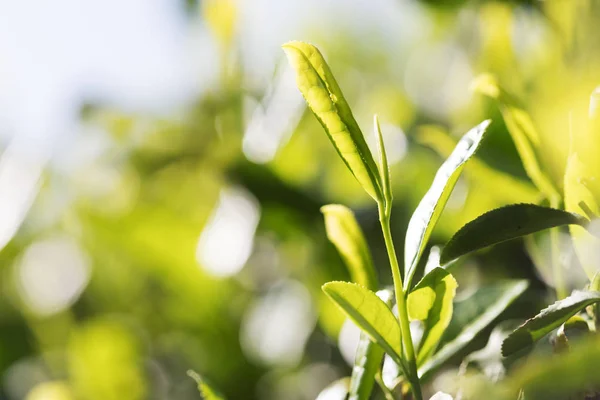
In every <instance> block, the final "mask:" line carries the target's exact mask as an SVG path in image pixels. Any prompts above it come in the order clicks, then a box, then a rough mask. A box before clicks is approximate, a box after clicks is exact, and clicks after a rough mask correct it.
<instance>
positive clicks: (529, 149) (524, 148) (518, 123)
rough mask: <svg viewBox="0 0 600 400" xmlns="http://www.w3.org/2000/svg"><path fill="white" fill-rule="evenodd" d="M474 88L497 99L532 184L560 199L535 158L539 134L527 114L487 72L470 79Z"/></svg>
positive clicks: (548, 196) (546, 193) (549, 196)
mask: <svg viewBox="0 0 600 400" xmlns="http://www.w3.org/2000/svg"><path fill="white" fill-rule="evenodd" d="M472 86H473V89H474V90H475V91H477V92H479V93H482V94H484V95H486V96H489V97H491V98H493V99H495V100H496V101H497V102H498V106H499V108H500V111H501V112H502V116H503V117H504V123H505V124H506V127H507V128H508V132H509V134H510V135H511V137H512V140H513V142H514V143H515V147H516V148H517V151H518V153H519V156H520V157H521V162H522V163H523V167H524V168H525V172H527V175H528V176H529V178H530V179H531V181H532V182H533V184H534V185H535V186H536V187H537V188H538V189H539V190H540V192H542V193H544V195H545V196H546V197H547V198H548V199H550V200H555V199H557V198H560V194H559V193H558V191H557V190H556V188H555V186H554V184H553V183H552V181H551V180H550V178H548V176H547V175H546V174H545V173H544V172H543V170H542V168H541V167H540V164H539V162H538V160H537V156H536V153H535V148H536V147H538V146H539V144H540V135H539V134H538V132H537V130H536V128H535V125H534V124H533V121H532V120H531V117H530V116H529V114H528V113H527V112H526V111H525V110H524V109H523V108H522V107H521V106H520V105H519V104H518V102H517V101H516V100H515V99H514V98H513V97H512V96H511V95H510V94H509V93H507V92H506V90H504V89H503V88H502V87H501V86H500V85H499V84H498V81H497V80H496V78H495V77H494V76H492V75H489V74H484V75H480V76H479V77H477V78H476V79H475V81H474V82H473V85H472Z"/></svg>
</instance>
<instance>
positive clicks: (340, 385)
mask: <svg viewBox="0 0 600 400" xmlns="http://www.w3.org/2000/svg"><path fill="white" fill-rule="evenodd" d="M349 388H350V378H348V377H345V378H341V379H338V380H337V381H334V382H332V383H331V384H329V385H328V386H327V387H326V388H325V389H323V390H322V391H321V393H319V395H318V396H317V398H316V400H346V396H347V395H348V389H349Z"/></svg>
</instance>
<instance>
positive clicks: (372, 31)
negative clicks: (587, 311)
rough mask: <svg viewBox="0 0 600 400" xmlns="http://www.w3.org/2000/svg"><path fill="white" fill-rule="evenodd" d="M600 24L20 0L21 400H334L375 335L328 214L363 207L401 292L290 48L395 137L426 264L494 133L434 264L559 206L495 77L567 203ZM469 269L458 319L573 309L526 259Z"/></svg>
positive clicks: (308, 0)
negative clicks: (320, 64)
mask: <svg viewBox="0 0 600 400" xmlns="http://www.w3.org/2000/svg"><path fill="white" fill-rule="evenodd" d="M599 17H600V6H599V4H598V3H597V2H595V1H593V0H547V1H532V0H524V1H517V0H515V1H484V0H471V1H462V0H447V1H433V0H370V1H367V0H326V1H324V0H286V1H273V0H188V1H185V0H128V1H119V0H103V1H100V0H85V1H81V0H56V1H53V2H47V1H42V0H37V1H27V2H24V1H10V0H0V150H1V153H0V247H1V248H2V250H1V252H0V288H1V289H0V399H3V400H4V399H6V400H9V399H10V400H13V399H27V400H70V399H89V400H95V399H98V400H100V399H102V400H113V399H115V400H116V399H131V400H136V399H157V400H158V399H182V400H183V399H198V398H199V394H198V392H197V390H196V388H195V383H194V382H193V381H192V380H191V379H189V378H188V377H187V376H186V370H188V369H194V370H196V371H198V372H199V373H200V374H202V375H204V376H206V377H208V378H209V379H210V380H211V381H212V382H214V383H215V385H216V386H218V387H219V388H221V390H222V391H223V392H224V393H225V394H226V395H227V396H228V397H229V398H230V399H290V400H296V399H298V400H303V399H314V398H315V397H316V396H317V394H318V393H319V391H320V390H321V389H323V388H324V387H325V386H327V385H328V384H329V383H331V382H332V381H334V380H335V379H337V378H339V377H342V376H346V375H348V374H349V372H350V370H351V363H352V361H353V358H354V346H355V345H356V340H357V338H358V333H357V330H356V328H354V327H353V326H352V325H349V324H345V323H344V318H343V317H342V315H341V314H340V313H339V312H338V311H337V310H336V309H334V306H333V305H332V304H331V303H330V302H328V301H327V300H326V299H325V298H324V296H323V294H322V293H321V290H320V286H321V284H323V283H324V282H326V281H329V280H334V279H346V280H347V279H348V274H347V271H346V269H345V268H344V266H343V264H342V261H341V260H340V258H339V256H338V254H337V253H336V251H335V249H334V248H333V246H332V245H331V244H330V243H329V242H328V241H327V239H326V236H325V230H324V226H323V221H322V215H321V213H320V211H319V208H320V206H322V205H324V204H328V203H342V204H346V205H349V206H350V207H352V209H353V210H354V211H355V213H356V215H357V218H358V220H359V223H360V224H361V226H362V228H363V229H364V231H365V234H366V236H367V240H368V242H369V245H370V246H371V249H372V252H373V258H374V261H375V264H376V265H377V268H378V270H379V279H380V282H381V283H382V285H386V284H390V283H391V277H390V275H389V272H388V271H389V266H388V262H387V259H386V255H385V248H384V245H383V240H382V237H381V233H380V231H379V225H378V219H377V210H376V207H375V205H374V203H373V202H372V201H371V199H370V198H369V197H368V196H367V195H366V194H365V193H364V192H363V190H362V189H361V188H360V186H359V185H358V183H357V182H356V181H355V180H354V179H353V177H352V176H351V174H350V173H349V172H348V171H347V170H346V169H345V166H344V164H343V162H342V161H341V160H340V159H339V158H338V157H337V155H336V153H335V150H334V149H333V147H332V146H331V144H330V143H329V140H328V138H327V137H326V135H325V134H324V132H323V131H322V129H321V127H320V126H319V125H318V122H317V121H316V119H315V118H314V117H313V115H312V114H310V112H308V111H307V110H306V107H305V104H304V101H303V99H302V97H301V95H300V93H299V91H298V90H297V89H296V86H295V81H294V78H293V75H292V73H291V71H290V69H289V68H288V66H287V63H286V61H285V59H284V54H283V52H282V51H281V48H280V46H281V44H283V43H284V42H286V41H289V40H304V41H309V42H311V43H314V44H316V45H317V46H318V47H319V48H320V49H321V50H322V52H323V53H324V54H325V56H326V58H327V60H328V62H329V63H330V65H331V67H332V69H333V71H334V73H335V75H336V77H337V79H338V82H339V84H340V86H341V87H342V90H343V91H344V94H345V95H346V98H347V100H348V102H349V103H350V105H351V107H352V108H353V110H354V113H355V116H356V118H357V120H358V122H359V124H360V125H361V126H362V128H363V131H364V133H365V135H366V136H367V137H368V141H369V142H373V140H374V138H373V137H372V133H371V120H372V116H373V114H374V113H378V114H379V116H380V119H381V121H382V128H383V132H384V135H385V140H386V143H387V148H388V153H389V158H390V161H391V163H392V164H393V165H392V171H391V173H392V181H393V186H394V187H393V189H394V195H395V199H394V200H395V203H394V211H393V215H392V217H393V227H392V229H393V232H394V235H395V240H396V245H397V247H398V251H399V252H400V254H399V258H400V259H402V254H401V252H402V251H401V250H402V244H403V242H404V231H405V229H406V226H407V224H408V220H409V218H410V216H411V213H412V211H413V210H414V209H415V207H416V205H417V204H418V202H419V200H420V198H421V197H422V196H423V194H424V193H425V192H426V190H427V189H428V187H429V185H430V183H431V181H432V179H433V176H434V174H435V171H436V170H437V168H438V167H439V165H440V164H441V163H442V162H443V159H444V157H445V156H446V155H447V154H448V153H449V149H451V148H452V146H453V142H454V141H456V140H457V138H458V137H459V136H460V135H462V134H463V133H465V132H466V131H467V130H468V129H469V128H470V127H472V126H474V125H475V124H477V123H479V122H480V121H482V120H483V119H486V118H492V119H493V121H494V122H493V125H492V128H491V134H490V135H489V139H488V140H487V141H486V142H485V144H484V145H483V148H482V149H481V151H480V153H479V154H478V160H476V163H474V165H471V164H469V166H467V169H466V173H465V174H464V177H463V178H461V180H460V181H459V183H458V185H457V187H456V189H455V192H454V194H453V196H452V198H451V200H450V202H449V204H448V207H447V209H446V212H445V214H444V215H443V217H442V219H441V222H440V224H439V226H438V227H437V228H436V230H435V232H434V238H433V241H434V243H437V244H442V243H444V242H445V241H446V240H447V239H448V238H449V236H450V235H451V234H452V233H453V232H455V231H456V230H457V229H458V228H460V227H461V226H462V225H463V224H464V223H465V222H467V221H469V220H471V219H472V218H474V217H476V216H478V215H479V214H481V213H483V212H485V211H487V210H489V209H491V208H495V207H498V206H500V205H503V204H509V203H514V202H535V201H536V200H537V197H538V195H537V192H536V191H535V189H533V186H532V185H531V184H530V183H529V182H528V181H527V178H526V175H525V172H524V170H523V167H522V166H521V163H520V160H519V158H518V155H517V153H516V151H515V148H514V145H513V144H512V141H511V140H510V136H509V135H508V133H507V131H506V127H505V126H504V122H503V120H502V117H501V114H500V113H499V111H498V108H497V106H496V104H495V103H493V102H492V101H490V100H489V99H486V98H484V97H483V96H481V95H477V94H474V93H473V92H472V91H471V90H470V85H471V82H472V81H473V79H474V78H475V77H476V76H477V75H479V74H480V73H484V72H490V73H493V74H495V75H496V76H497V77H498V79H499V81H500V82H501V84H502V85H503V86H504V87H505V88H507V90H509V91H510V92H511V93H514V94H515V95H516V96H517V97H518V98H520V99H521V100H522V101H523V103H524V104H525V109H526V110H527V111H528V112H529V113H531V115H532V118H533V120H534V123H535V124H536V126H537V127H538V128H539V131H540V134H541V145H542V148H543V149H544V151H543V152H542V155H541V162H542V163H543V164H544V165H545V168H546V169H547V171H549V173H550V174H551V176H552V178H553V179H554V181H555V183H556V185H557V186H558V187H561V185H562V176H563V173H564V168H565V163H566V160H567V155H568V149H569V142H570V139H569V132H577V131H578V127H579V126H581V124H583V122H582V121H584V120H585V118H586V115H587V108H588V103H589V98H590V94H591V93H592V91H593V89H594V88H595V87H596V86H597V85H598V84H599V83H600V52H598V49H599V48H600V30H599V29H598V24H597V21H598V18H599ZM471 167H473V168H471ZM486 174H487V175H486ZM490 174H492V175H490ZM494 174H495V175H494ZM499 175H500V176H501V177H502V179H508V180H510V182H511V185H509V186H506V185H504V184H500V183H499V182H505V181H503V180H502V179H501V178H498V176H499ZM490 176H492V177H494V176H495V177H496V178H497V180H494V179H491V178H490ZM542 239H543V238H542ZM538 267H539V265H538ZM566 267H567V268H569V264H568V263H566ZM455 271H456V272H455V273H456V276H457V279H458V282H459V284H460V288H459V296H460V295H461V294H463V295H464V294H465V293H468V292H469V291H470V290H473V288H476V287H477V286H478V285H481V284H483V283H487V282H490V281H494V280H497V279H501V278H506V277H526V278H528V279H532V280H533V283H532V289H531V290H530V291H529V292H528V293H527V294H526V295H525V296H523V297H522V298H521V299H520V300H519V302H518V303H517V304H515V305H514V306H513V307H512V308H511V309H509V310H508V311H507V318H508V317H511V318H512V317H515V318H522V317H527V316H530V315H531V314H532V313H534V312H535V311H537V310H539V309H540V308H541V307H542V305H543V304H545V303H546V302H547V301H548V299H549V295H548V293H549V292H548V291H547V288H548V287H549V286H551V285H552V282H551V279H550V278H548V276H547V274H544V271H543V268H535V266H534V263H533V262H532V261H531V260H530V258H529V257H528V256H527V255H526V253H525V251H524V250H523V243H522V242H520V241H517V242H511V243H507V244H504V245H501V246H497V247H496V248H495V249H493V250H491V251H485V252H482V253H480V254H478V255H477V256H476V257H469V258H468V259H467V260H465V261H463V262H462V265H460V267H459V268H456V269H455ZM567 276H568V278H569V284H570V285H571V287H577V286H580V285H581V283H582V282H584V281H585V277H584V275H583V274H582V272H581V271H580V270H579V269H577V268H572V269H571V270H569V272H568V273H567ZM487 334H489V331H487V333H484V335H483V337H482V338H479V340H478V341H476V343H475V344H474V347H473V348H477V347H482V346H483V345H484V344H485V341H486V339H487V338H486V337H485V335H487ZM471 350H472V349H471ZM451 368H452V367H450V370H449V371H452V369H451ZM451 374H452V372H450V376H451ZM439 379H441V381H440V380H439ZM439 379H438V380H437V381H434V383H433V385H434V386H435V385H436V382H443V374H442V377H441V378H439Z"/></svg>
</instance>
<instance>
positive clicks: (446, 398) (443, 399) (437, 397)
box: [429, 392, 452, 400]
mask: <svg viewBox="0 0 600 400" xmlns="http://www.w3.org/2000/svg"><path fill="white" fill-rule="evenodd" d="M429 400H452V396H450V395H449V394H447V393H444V392H437V393H436V394H434V395H433V396H431V397H430V398H429Z"/></svg>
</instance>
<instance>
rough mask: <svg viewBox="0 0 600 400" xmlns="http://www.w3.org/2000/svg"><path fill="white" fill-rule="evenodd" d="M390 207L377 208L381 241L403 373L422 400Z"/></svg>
mask: <svg viewBox="0 0 600 400" xmlns="http://www.w3.org/2000/svg"><path fill="white" fill-rule="evenodd" d="M390 208H391V206H388V205H385V206H382V205H380V207H379V221H380V223H381V230H382V231H383V239H384V241H385V247H386V249H387V253H388V257H389V259H390V266H391V269H392V277H393V280H394V290H395V293H396V305H397V307H398V319H399V320H400V332H401V334H402V338H401V339H402V343H403V347H404V355H405V356H406V359H407V361H408V369H409V371H405V373H406V375H407V378H408V381H409V382H410V386H411V390H412V392H413V394H414V396H415V400H422V399H423V394H422V393H421V384H420V382H419V375H418V372H417V361H416V357H415V350H414V346H413V342H412V335H411V333H410V323H409V321H408V309H407V307H406V297H405V293H404V289H403V287H402V277H401V276H400V266H399V265H398V258H397V257H396V250H395V248H394V242H393V240H392V232H391V229H390V214H391V210H390Z"/></svg>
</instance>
